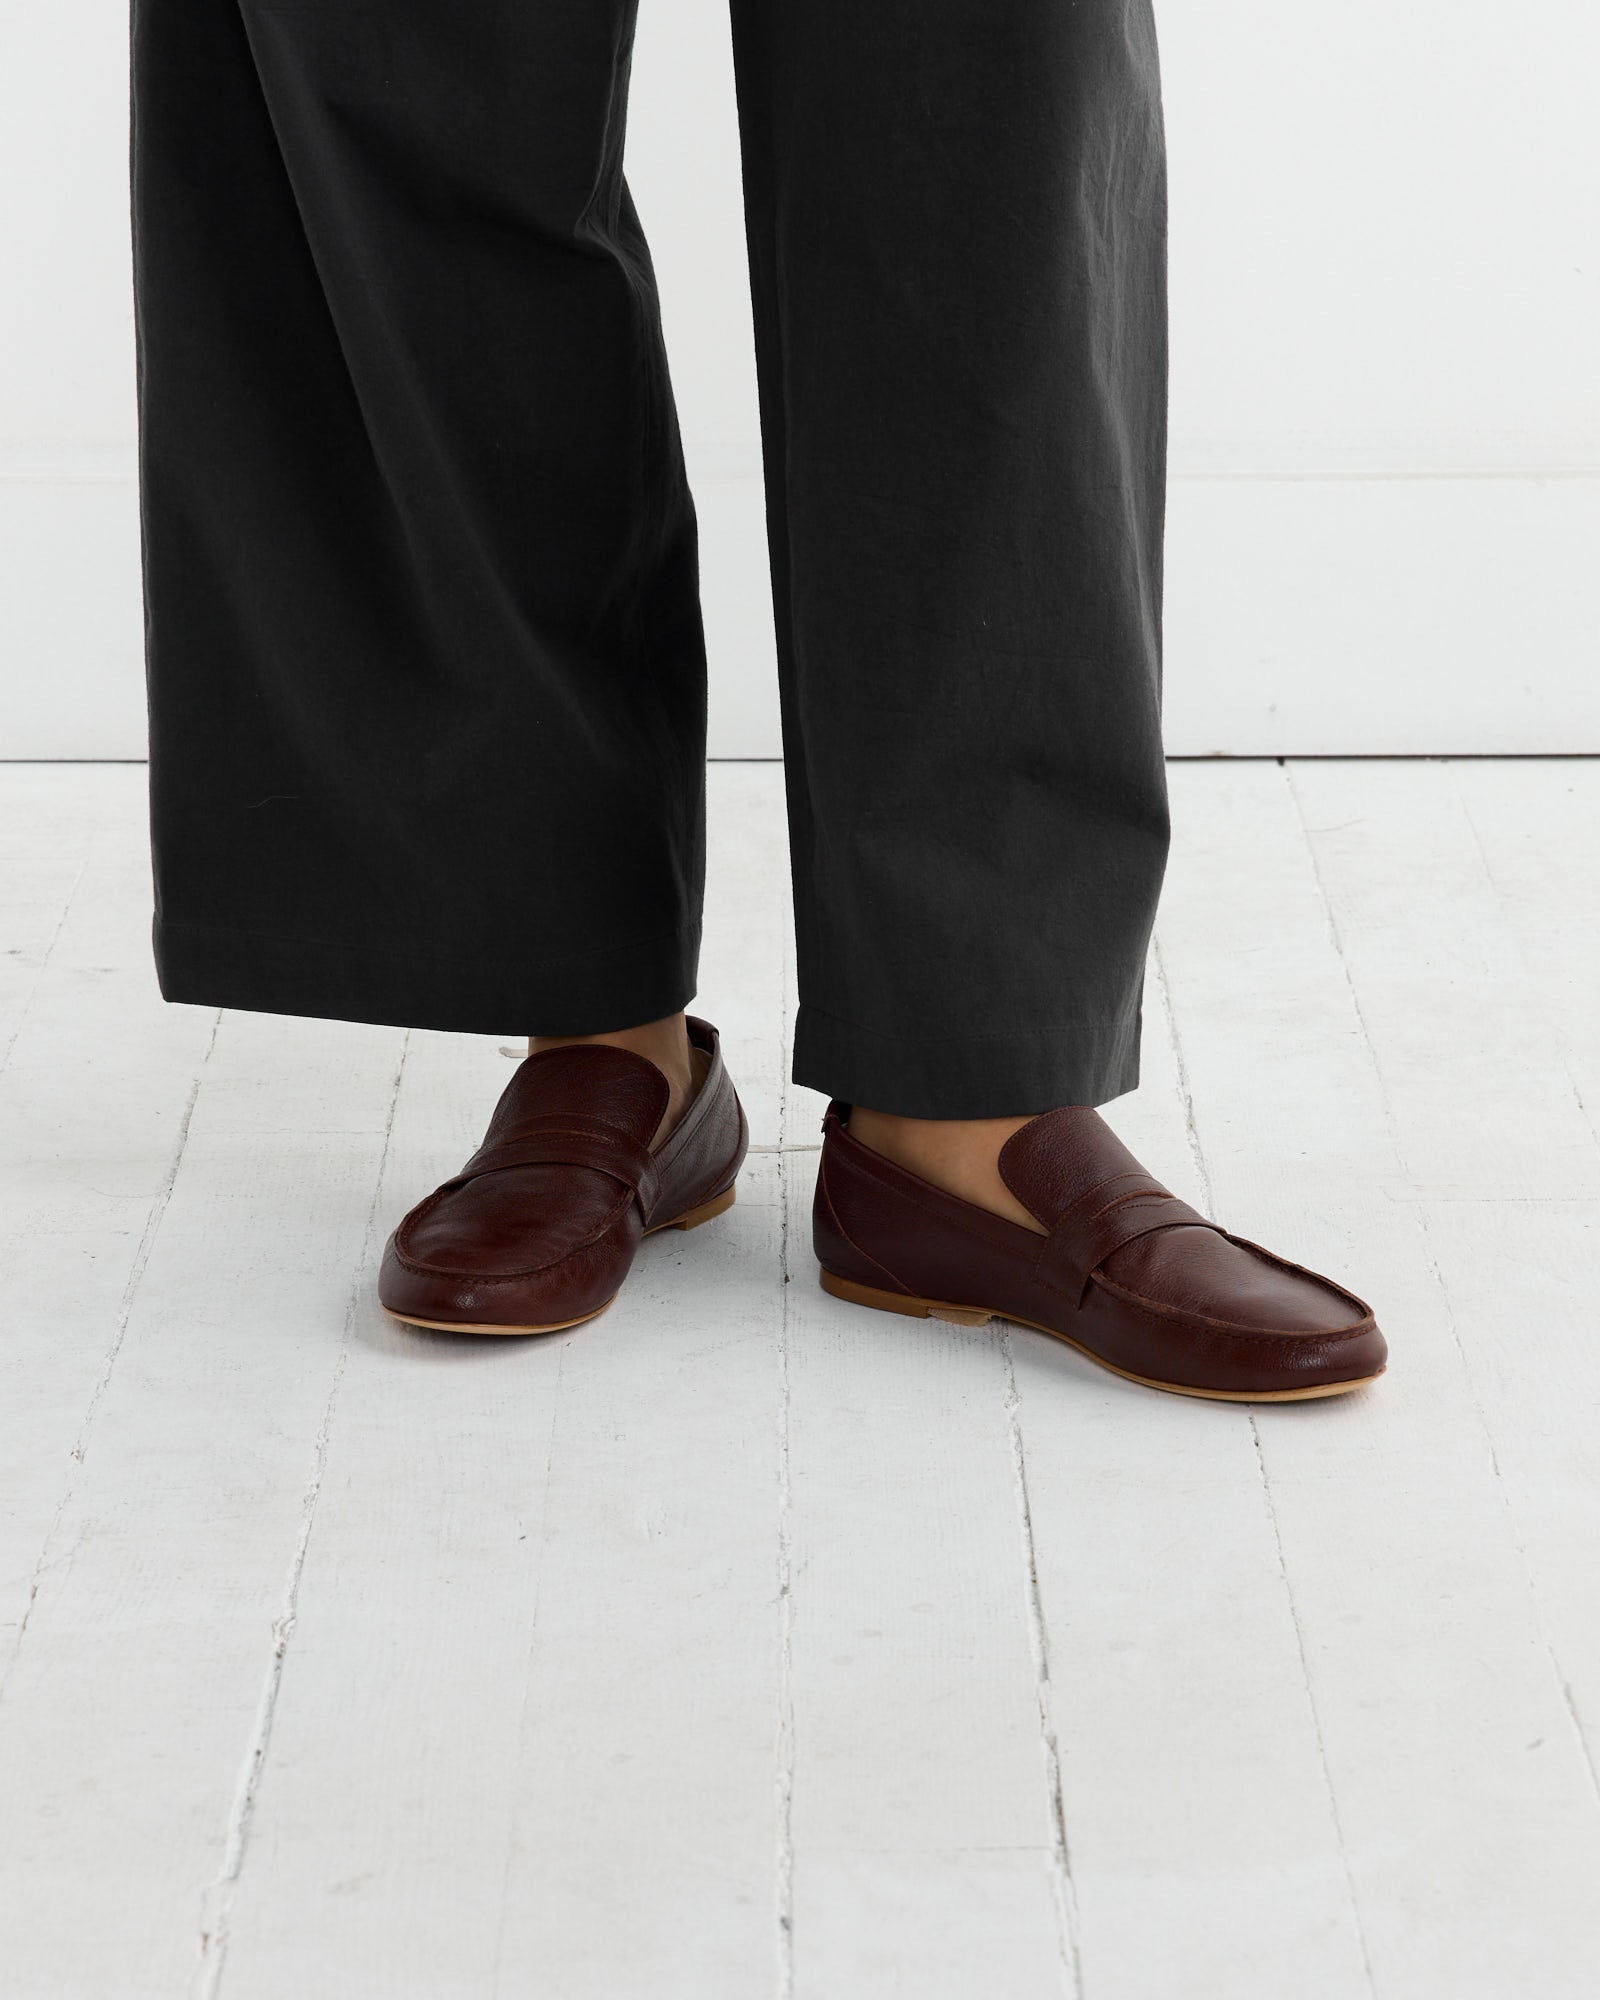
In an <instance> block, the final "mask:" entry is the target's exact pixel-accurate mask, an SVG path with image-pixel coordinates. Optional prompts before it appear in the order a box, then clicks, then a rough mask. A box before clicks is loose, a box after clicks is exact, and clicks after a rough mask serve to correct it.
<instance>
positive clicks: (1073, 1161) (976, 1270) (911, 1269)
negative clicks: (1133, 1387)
mask: <svg viewBox="0 0 1600 2000" xmlns="http://www.w3.org/2000/svg"><path fill="white" fill-rule="evenodd" d="M848 1117H849V1106H848V1105H844V1104H840V1103H833V1104H830V1105H829V1107H828V1112H827V1116H826V1118H825V1119H824V1121H823V1127H822V1130H823V1145H822V1160H821V1166H820V1170H819V1173H818V1176H817V1192H816V1202H815V1207H814V1213H813V1226H814V1234H815V1243H816V1251H817V1260H818V1262H819V1263H820V1264H821V1266H822V1284H823V1289H824V1290H826V1291H829V1292H832V1293H833V1294H834V1295H835V1297H838V1298H842V1299H849V1300H851V1301H853V1302H854V1303H856V1304H858V1305H866V1306H875V1307H877V1308H879V1309H880V1310H883V1311H887V1312H897V1313H910V1314H914V1315H918V1316H920V1317H923V1318H929V1317H931V1318H935V1319H950V1320H955V1321H957V1322H959V1323H961V1324H966V1325H982V1324H983V1323H984V1321H986V1320H988V1319H990V1318H991V1317H997V1318H1003V1319H1010V1320H1018V1321H1021V1322H1022V1324H1023V1325H1025V1326H1033V1327H1038V1328H1039V1329H1040V1330H1041V1331H1042V1332H1045V1333H1051V1334H1054V1335H1055V1336H1056V1337H1057V1338H1058V1339H1060V1340H1065V1341H1068V1342H1070V1343H1071V1345H1072V1346H1074V1347H1076V1348H1078V1349H1080V1350H1081V1351H1082V1352H1083V1353H1084V1354H1087V1355H1088V1356H1089V1357H1090V1358H1091V1359H1092V1360H1095V1361H1098V1362H1100V1363H1101V1364H1102V1365H1103V1366H1104V1367H1106V1368H1109V1369H1111V1370H1113V1371H1114V1372H1115V1373H1116V1374H1118V1375H1123V1376H1126V1377H1128V1379H1129V1380H1131V1381H1134V1382H1142V1383H1144V1384H1146V1385H1147V1386H1148V1387H1150V1388H1153V1389H1170V1390H1173V1391H1175V1392H1176V1393H1177V1394H1179V1395H1184V1396H1209V1397H1215V1398H1218V1399H1220V1400H1222V1401H1226V1402H1289V1401H1296V1400H1301V1399H1304V1398H1309V1397H1313V1396H1338V1395H1342V1394H1344V1393H1345V1392H1346V1391H1348V1390H1351V1389H1359V1388H1360V1387H1361V1386H1362V1385H1363V1384H1364V1383H1367V1382H1371V1381H1373V1380H1374V1379H1375V1378H1376V1377H1377V1376H1379V1375H1381V1374H1382V1373H1383V1370H1384V1365H1385V1362H1386V1359H1387V1352H1388V1351H1387V1348H1386V1346H1385V1344H1384V1338H1383V1335H1382V1334H1381V1333H1380V1332H1379V1331H1378V1328H1377V1325H1376V1323H1375V1322H1374V1320H1373V1316H1372V1313H1371V1311H1370V1309H1369V1308H1368V1307H1367V1306H1366V1305H1365V1304H1364V1303H1363V1301H1362V1300H1360V1299H1358V1298H1357V1297H1356V1296H1355V1294H1354V1293H1353V1292H1347V1291H1346V1290H1344V1288H1343V1287H1342V1286H1340V1285H1336V1284H1333V1283H1332V1282H1331V1281H1330V1280H1329V1279H1327V1278H1321V1277H1318V1276H1317V1274H1316V1273H1315V1272H1313V1271H1307V1270H1303V1269H1302V1268H1301V1267H1300V1266H1299V1265H1298V1264H1291V1263H1288V1262H1287V1261H1286V1260H1285V1259H1284V1258H1282V1257H1275V1256H1274V1255H1273V1254H1272V1253H1271V1251H1269V1250H1263V1249H1262V1248H1261V1247H1260V1245H1259V1244H1255V1243H1247V1242H1246V1241H1245V1240H1244V1238H1242V1237H1239V1236H1233V1235H1230V1234H1229V1233H1228V1232H1227V1231H1226V1230H1224V1229H1220V1228H1219V1227H1218V1226H1217V1225H1216V1224H1215V1223H1214V1222H1209V1221H1208V1220H1207V1219H1206V1217H1205V1216H1203V1215H1201V1214H1200V1213H1199V1211H1198V1210H1196V1209H1193V1208H1191V1207H1190V1206H1189V1205H1188V1203H1187V1202H1183V1201H1179V1200H1178V1198H1177V1197H1176V1196H1175V1195H1172V1194H1169V1193H1168V1191H1167V1190H1166V1189H1165V1188H1164V1187H1162V1185H1161V1184H1160V1182H1159V1181H1156V1180H1153V1179H1152V1178H1151V1177H1150V1175H1149V1174H1147V1173H1146V1172H1145V1170H1144V1169H1143V1167H1141V1166H1140V1165H1139V1162H1138V1161H1137V1160H1136V1159H1135V1158H1134V1157H1133V1155H1132V1154H1131V1153H1130V1152H1129V1151H1128V1150H1127V1148H1126V1147H1125V1146H1124V1145H1123V1144H1122V1142H1121V1141H1120V1140H1119V1139H1118V1138H1117V1136H1116V1134H1115V1133H1114V1132H1112V1130H1111V1129H1110V1127H1109V1126H1108V1125H1106V1124H1105V1122H1104V1121H1103V1120H1102V1119H1101V1118H1099V1117H1098V1116H1097V1115H1096V1113H1095V1112H1093V1111H1092V1110H1089V1109H1087V1108H1083V1107H1078V1106H1071V1107H1067V1108H1065V1109H1063V1110H1059V1111H1047V1112H1045V1113H1043V1114H1042V1115H1041V1116H1040V1117H1038V1118H1033V1119H1030V1120H1029V1122H1028V1123H1027V1124H1026V1125H1023V1126H1021V1127H1019V1128H1018V1130H1017V1131H1016V1132H1014V1133H1013V1134H1012V1136H1011V1137H1010V1138H1009V1139H1008V1140H1007V1141H1006V1143H1005V1145H1004V1146H1003V1147H1002V1149H1001V1152H1000V1160H999V1166H1000V1175H1001V1178H1002V1180H1004V1182H1005V1184H1006V1186H1007V1187H1008V1188H1009V1189H1010V1190H1011V1192H1012V1194H1013V1195H1015V1196H1016V1198H1017V1200H1018V1201H1019V1202H1021V1204H1022V1206H1023V1207H1024V1208H1025V1209H1027V1211H1028V1213H1029V1214H1030V1215H1032V1216H1033V1217H1035V1219H1036V1220H1037V1221H1038V1222H1039V1223H1040V1224H1041V1226H1042V1227H1043V1228H1044V1229H1045V1230H1046V1231H1047V1232H1048V1234H1046V1235H1043V1236H1041V1235H1039V1234H1037V1233H1036V1232H1035V1231H1033V1230H1031V1229H1026V1228H1024V1227H1022V1225H1021V1224H1019V1223H1015V1222H1008V1221H1007V1220H1006V1219H1005V1218H1004V1217H1003V1216H998V1215H995V1214H992V1213H991V1212H990V1211H989V1210H988V1209H985V1208H979V1207H976V1206H975V1205H974V1204H973V1203H971V1202H966V1201H962V1200H960V1199H959V1198H958V1197H957V1196H955V1195H951V1194H946V1193H945V1192H944V1190H943V1189H942V1188H937V1187H934V1186H933V1185H932V1184H931V1183H930V1182H928V1181H925V1180H922V1179H921V1178H920V1177H919V1176H918V1175H916V1174H913V1173H909V1172H907V1170H906V1169H905V1168H904V1167H900V1166H897V1165H896V1164H895V1163H894V1162H893V1161H892V1160H888V1159H886V1158H885V1157H884V1156H883V1155H882V1154H881V1153H876V1152H874V1151H873V1150H872V1149H871V1148H870V1147H868V1146H865V1145H863V1144H862V1143H861V1141H860V1140H859V1139H855V1138H852V1137H851V1134H850V1131H849V1126H848Z"/></svg>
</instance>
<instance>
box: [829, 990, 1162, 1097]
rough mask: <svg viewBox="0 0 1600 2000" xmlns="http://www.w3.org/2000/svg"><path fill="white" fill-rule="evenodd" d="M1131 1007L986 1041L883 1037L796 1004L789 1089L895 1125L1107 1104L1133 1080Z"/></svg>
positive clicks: (1134, 1015)
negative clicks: (858, 1108) (880, 1114)
mask: <svg viewBox="0 0 1600 2000" xmlns="http://www.w3.org/2000/svg"><path fill="white" fill-rule="evenodd" d="M1139 1029H1140V1015H1139V1009H1138V1007H1137V1006H1135V1007H1134V1008H1132V1009H1131V1010H1130V1011H1128V1012H1126V1013H1123V1014H1119V1015H1116V1016H1113V1017H1110V1018H1103V1019H1097V1020H1076V1021H1058V1022H1050V1023H1046V1024H1044V1025H1042V1026H1038V1027H1032V1028H1025V1029H1020V1030H1016V1031H1013V1032H1008V1033H1000V1034H992V1035H987V1034H985V1035H950V1036H940V1037H937V1038H925V1037H917V1036H901V1035H894V1034H886V1033H883V1032H881V1031H880V1030H877V1029H873V1028H863V1027H859V1026H858V1025H856V1024H855V1023H854V1022H850V1021H841V1020H839V1019H838V1018H837V1017H836V1016H835V1015H831V1014H826V1013H823V1012H822V1011H821V1010H820V1009H818V1008H815V1007H810V1006H802V1007H801V1009H800V1013H799V1018H798V1020H797V1021H796V1024H795V1040H794V1067H793V1076H794V1081H795V1082H796V1083H799V1084H804V1085H806V1086H807V1088H809V1089H811V1090H820V1091H823V1092H824V1093H826V1095H828V1096H829V1097H836V1098H838V1099H840V1100H841V1101H842V1102H843V1103H846V1104H864V1105H866V1106H868V1107H869V1108H870V1109H871V1110H873V1111H887V1112H890V1113H892V1114H894V1115H895V1116H898V1117H902V1118H1011V1117H1021V1116H1032V1115H1034V1114H1036V1113H1038V1112H1041V1111H1053V1110H1055V1109H1056V1108H1057V1107H1058V1106H1059V1105H1063V1104H1108V1103H1109V1102H1110V1101H1111V1099H1112V1098H1114V1097H1121V1096H1122V1095H1123V1093H1124V1092H1126V1091H1129V1090H1133V1089H1135V1088H1136V1087H1137V1085H1138V1082H1139Z"/></svg>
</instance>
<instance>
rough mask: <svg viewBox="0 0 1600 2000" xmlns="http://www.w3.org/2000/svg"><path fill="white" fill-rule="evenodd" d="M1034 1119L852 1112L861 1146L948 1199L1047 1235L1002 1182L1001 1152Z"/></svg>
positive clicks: (854, 1109) (861, 1109)
mask: <svg viewBox="0 0 1600 2000" xmlns="http://www.w3.org/2000/svg"><path fill="white" fill-rule="evenodd" d="M1031 1116H1032V1114H1031V1113H1028V1114H1025V1115H1024V1116H1022V1117H1018V1118H902V1117H900V1116H899V1115H898V1114H896V1113H894V1112H889V1111H870V1110H868V1109H867V1107H866V1106H865V1105H862V1104H857V1105H853V1106H852V1107H851V1111H850V1132H851V1136H852V1137H853V1138H856V1139H859V1140H860V1141H861V1143H862V1145H864V1146H870V1147H871V1149H872V1150H873V1152H875V1153H882V1154H883V1156H884V1158H885V1159H888V1160H893V1161H894V1163H895V1165H896V1166H899V1167H904V1168H905V1169H906V1171H907V1172H908V1173H913V1174H916V1175H917V1176H918V1177H919V1178H920V1179H922V1180H925V1181H931V1182H932V1183H933V1185H934V1186H935V1187H939V1188H943V1189H944V1190H945V1192H946V1193H947V1194H953V1195H956V1196H958V1197H959V1198H960V1199H961V1200H962V1201H970V1202H973V1203H975V1204H976V1205H977V1206H978V1207H979V1208H986V1209H988V1210H989V1211H990V1212H991V1213H992V1214H994V1215H999V1216H1003V1217H1004V1218H1005V1220H1006V1221H1007V1222H1015V1223H1017V1224H1019V1225H1020V1226H1021V1227H1022V1228H1024V1229H1033V1230H1037V1231H1038V1232H1039V1234H1041V1235H1043V1234H1045V1233H1046V1232H1045V1231H1044V1229H1043V1228H1042V1226H1041V1225H1040V1224H1039V1222H1037V1221H1036V1220H1035V1218H1034V1217H1033V1216H1032V1215H1030V1214H1029V1213H1028V1211H1027V1209H1025V1208H1024V1207H1023V1206H1022V1203H1021V1202H1020V1201H1018V1200H1017V1198H1016V1196H1015V1195H1014V1194H1013V1193H1012V1192H1011V1190H1010V1188H1008V1187H1007V1186H1006V1184H1005V1182H1004V1181H1003V1180H1002V1179H1001V1178H1000V1166H999V1160H1000V1148H1001V1147H1002V1146H1003V1145H1004V1144H1005V1142H1006V1141H1007V1139H1009V1138H1010V1137H1011V1135H1012V1133H1013V1132H1016V1131H1019V1130H1020V1129H1021V1127H1022V1126H1024V1125H1026V1124H1027V1123H1028V1121H1029V1118H1030V1117H1031Z"/></svg>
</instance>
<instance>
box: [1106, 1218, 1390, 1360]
mask: <svg viewBox="0 0 1600 2000" xmlns="http://www.w3.org/2000/svg"><path fill="white" fill-rule="evenodd" d="M1095 1282H1096V1283H1097V1284H1103V1285H1105V1286H1106V1287H1107V1288H1108V1289H1109V1290H1111V1291H1113V1292H1115V1293H1116V1294H1117V1295H1118V1296H1119V1297H1121V1298H1123V1299H1125V1300H1128V1301H1130V1302H1132V1303H1134V1304H1138V1305H1142V1306H1145V1307H1146V1308H1148V1309H1149V1310H1151V1311H1154V1312H1162V1313H1169V1314H1172V1315H1173V1316H1174V1317H1179V1318H1191V1319H1194V1320H1196V1321H1197V1322H1199V1323H1200V1324H1201V1325H1203V1326H1218V1327H1231V1328H1233V1329H1235V1330H1236V1331H1238V1332H1242V1333H1243V1332H1256V1333H1276V1334H1309V1335H1328V1334H1335V1333H1349V1332H1352V1331H1354V1330H1355V1329H1356V1328H1358V1327H1359V1326H1361V1325H1363V1324H1364V1323H1365V1322H1366V1320H1367V1319H1368V1318H1369V1317H1370V1315H1369V1314H1368V1313H1367V1312H1366V1310H1365V1309H1364V1308H1363V1307H1362V1305H1361V1303H1360V1301H1359V1300H1357V1299H1354V1298H1352V1297H1351V1295H1350V1294H1349V1293H1348V1292H1345V1291H1342V1290H1341V1289H1340V1288H1339V1287H1338V1286H1337V1285H1334V1284H1331V1283H1330V1282H1329V1281H1328V1280H1327V1279H1325V1278H1319V1277H1317V1276H1316V1275H1315V1274H1314V1273H1313V1272H1310V1271H1303V1270H1301V1269H1299V1268H1298V1267H1297V1266H1296V1265H1293V1264H1289V1263H1286V1262H1284V1260H1283V1259H1281V1258H1278V1257H1273V1256H1272V1255H1270V1254H1269V1253H1268V1252H1266V1251H1263V1250H1259V1249H1257V1248H1256V1247H1255V1246H1254V1245H1253V1244H1247V1243H1244V1242H1241V1241H1240V1239H1239V1238H1238V1237H1235V1236H1225V1235H1223V1234H1222V1233H1221V1231H1219V1230H1215V1229H1196V1228H1188V1227H1180V1228H1177V1229H1163V1230H1161V1231H1159V1232H1158V1233H1157V1234H1156V1235H1153V1236H1141V1237H1138V1238H1136V1239H1135V1240H1134V1241H1133V1242H1132V1243H1125V1244H1123V1246H1122V1247H1121V1248H1120V1249H1119V1250H1115V1251H1113V1252H1112V1254H1111V1255H1110V1256H1109V1257H1108V1258H1107V1259H1106V1261H1105V1263H1104V1264H1103V1265H1102V1266H1101V1268H1100V1270H1099V1271H1098V1272H1097V1273H1096V1275H1095Z"/></svg>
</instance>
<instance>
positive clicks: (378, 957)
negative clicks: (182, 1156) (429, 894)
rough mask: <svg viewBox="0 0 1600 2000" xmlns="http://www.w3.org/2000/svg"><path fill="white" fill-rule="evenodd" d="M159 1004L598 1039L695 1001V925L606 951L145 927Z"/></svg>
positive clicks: (159, 924) (161, 922)
mask: <svg viewBox="0 0 1600 2000" xmlns="http://www.w3.org/2000/svg"><path fill="white" fill-rule="evenodd" d="M152 937H153V942H154V945H155V958H156V972H157V976H158V978H159V980H160V983H161V992H162V996H163V997H164V998H165V999H168V1000H178V1001H187V1002H190V1003H192V1004H197V1005H200V1006H203V1007H234V1008H239V1009H242V1010H245V1011H247V1012H251V1013H260V1014H301V1015H312V1016H315V1017H317V1018H318V1019H321V1020H331V1021H366V1022H372V1023H374V1024H378V1025H384V1026H391V1027H401V1028H436V1029H442V1030H445V1031H447V1032H453V1033H458V1034H469V1035H501V1034H517V1035H527V1034H536V1035H600V1034H606V1033H609V1032H611V1031H612V1030H614V1029H617V1028H631V1027H637V1026H638V1025H639V1024H640V1023H641V1022H644V1021H659V1020H661V1019H663V1018H664V1017H665V1016H667V1015H669V1014H676V1013H680V1012H681V1011H682V1010H683V1009H684V1008H686V1007H687V1006H688V1005H689V1003H690V1001H691V1000H693V998H694V995H695V984H696V974H697V966H698V960H699V951H700V926H699V924H698V923H695V924H693V925H689V926H687V927H685V928H684V929H682V930H678V931H669V932H666V933H664V934H662V935H660V936H657V937H651V938H643V939H639V940H637V941H635V942H632V943H628V944H621V945H616V946H613V947H611V948H609V949H607V950H602V951H592V952H580V953H578V954H575V955H574V954H570V953H567V952H564V951H560V950H557V949H554V948H551V949H548V950H545V951H542V952H538V953H535V952H533V951H531V950H530V951H528V952H527V953H525V954H524V955H523V956H522V957H521V958H520V960H519V958H518V957H517V956H516V955H515V954H514V953H512V952H509V951H508V950H507V949H506V947H505V945H504V943H503V941H501V940H499V939H494V940H487V941H486V940H482V939H475V940H471V939H469V940H462V941H461V942H460V943H459V944H457V945H454V946H451V945H449V944H440V943H439V942H438V941H437V940H431V939H430V940H429V941H427V942H426V943H423V942H411V941H406V942H402V941H396V940H384V941H381V942H378V943H374V942H372V941H370V940H365V939H362V940H351V941H348V942H346V941H343V940H336V939H328V938H303V937H290V936H284V935H282V934H281V933H277V932H270V931H254V930H229V929H224V928H221V927H213V926H211V925H208V924H196V923H178V922H174V921H172V920H170V919H168V918H164V917H162V916H161V915H160V914H159V913H158V914H157V916H156V918H155V920H154V923H153V925H152Z"/></svg>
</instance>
